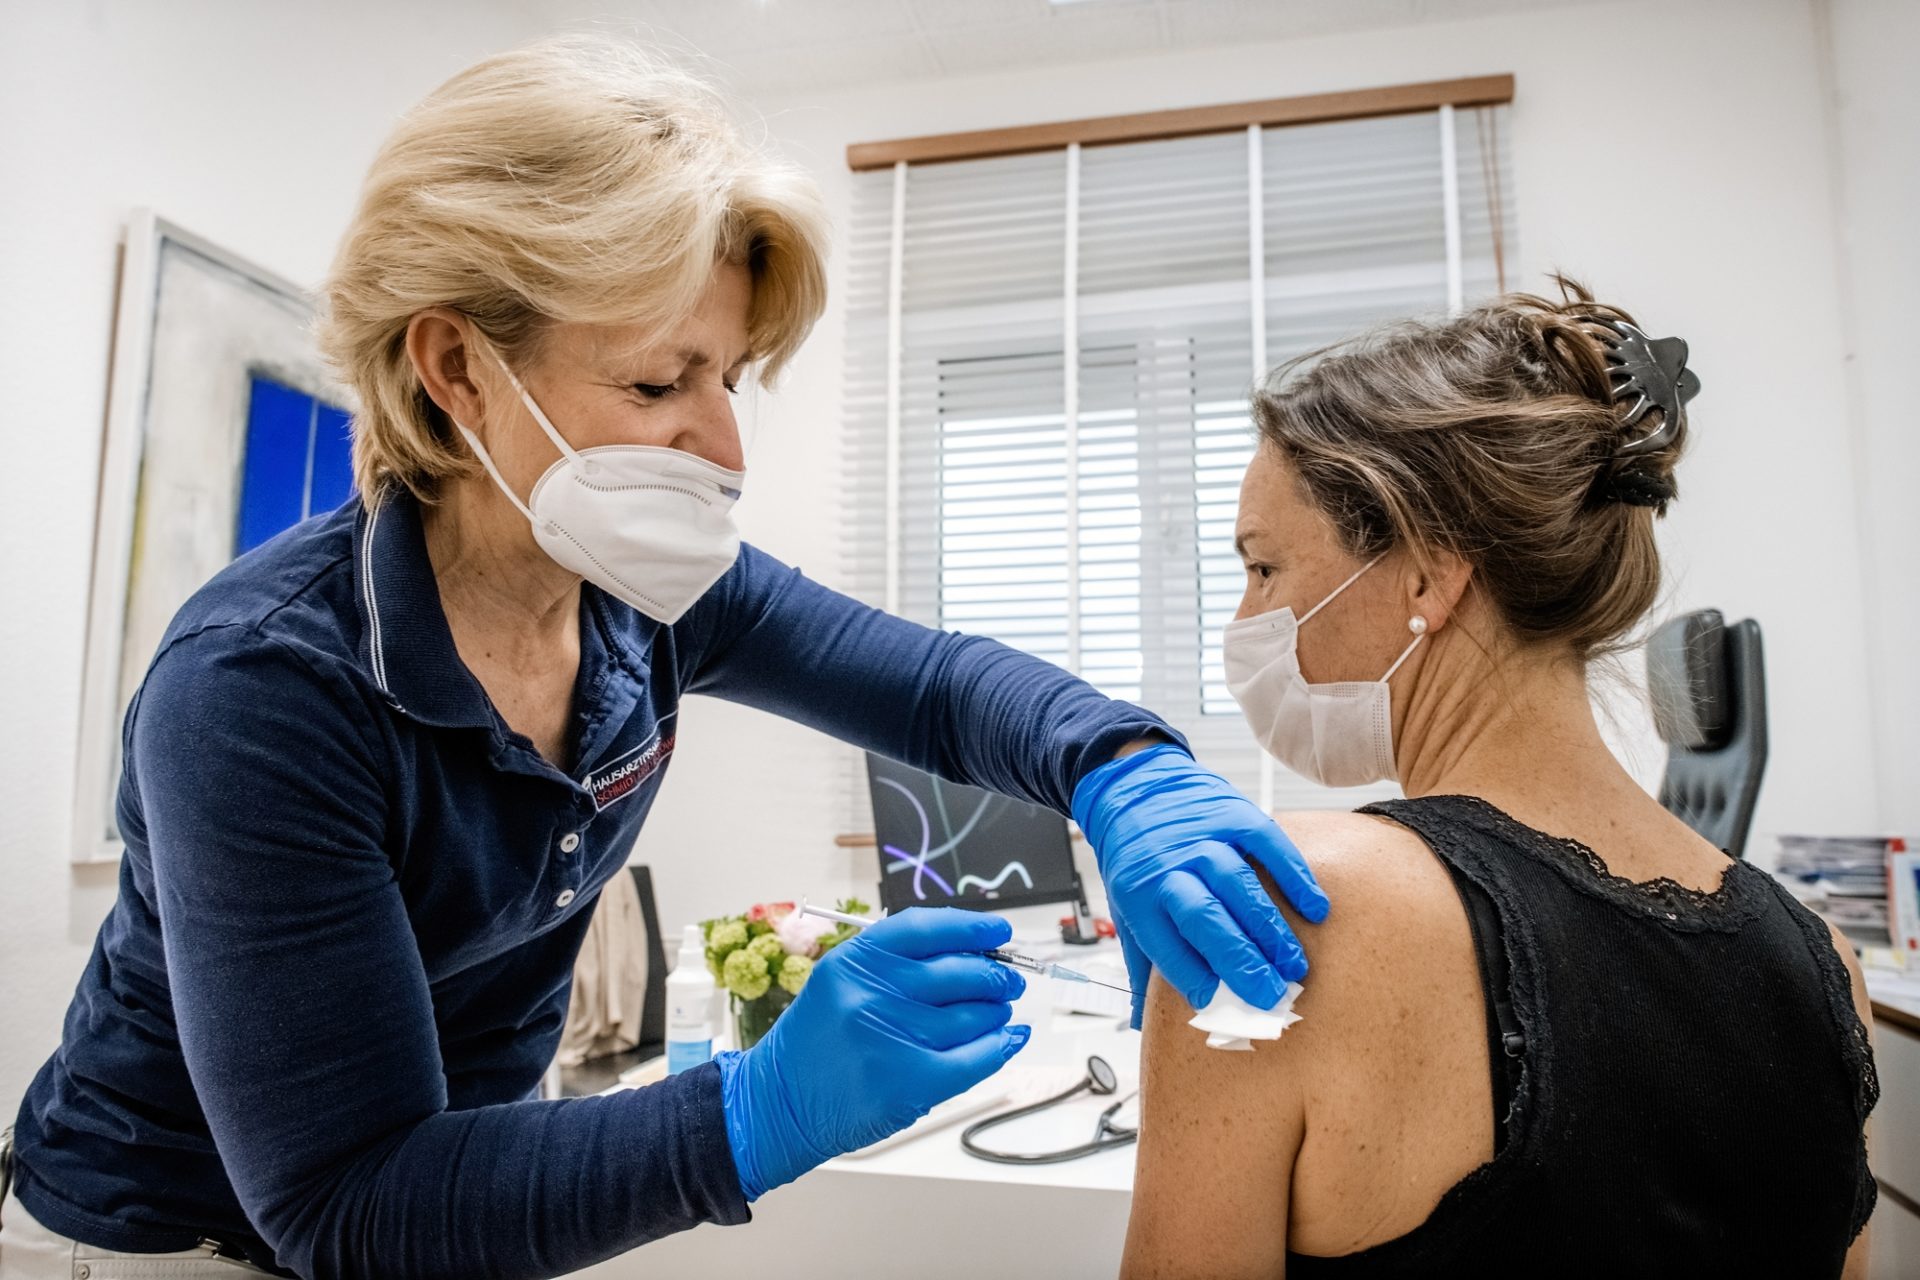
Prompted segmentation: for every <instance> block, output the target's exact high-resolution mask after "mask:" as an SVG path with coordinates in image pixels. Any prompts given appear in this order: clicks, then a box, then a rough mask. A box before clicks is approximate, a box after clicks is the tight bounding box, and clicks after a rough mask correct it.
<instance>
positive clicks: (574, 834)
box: [560, 831, 580, 853]
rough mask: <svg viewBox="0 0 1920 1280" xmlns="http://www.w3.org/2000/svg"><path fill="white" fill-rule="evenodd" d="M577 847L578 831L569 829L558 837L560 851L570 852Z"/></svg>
mask: <svg viewBox="0 0 1920 1280" xmlns="http://www.w3.org/2000/svg"><path fill="white" fill-rule="evenodd" d="M579 847H580V833H579V832H578V831H569V832H567V834H566V835H564V836H562V837H560V852H562V853H572V852H573V851H574V850H575V849H578V848H579Z"/></svg>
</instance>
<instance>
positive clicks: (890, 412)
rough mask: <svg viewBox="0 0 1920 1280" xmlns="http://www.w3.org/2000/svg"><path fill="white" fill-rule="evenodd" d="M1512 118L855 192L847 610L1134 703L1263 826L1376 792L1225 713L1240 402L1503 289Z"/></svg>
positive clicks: (1486, 113) (1350, 129)
mask: <svg viewBox="0 0 1920 1280" xmlns="http://www.w3.org/2000/svg"><path fill="white" fill-rule="evenodd" d="M1505 111H1506V109H1505V108H1504V107H1483V108H1472V109H1455V108H1451V107H1443V108H1441V109H1440V110H1438V111H1423V112H1418V113H1413V114H1406V115H1396V116H1386V117H1381V118H1376V119H1367V120H1352V121H1339V122H1334V123H1322V124H1310V125H1297V126H1288V127H1282V128H1262V127H1259V126H1253V127H1250V128H1248V129H1246V130H1245V131H1243V132H1234V133H1222V134H1211V135H1203V136H1198V137H1187V138H1177V139H1170V140H1163V141H1153V142H1140V143H1125V144H1117V145H1106V146H1099V147H1086V148H1082V147H1080V146H1079V145H1077V144H1076V145H1072V146H1069V147H1066V148H1064V149H1059V150H1053V151H1045V152H1039V153H1035V154H1030V155H1019V156H1005V157H992V158H987V159H979V160H966V161H957V162H952V163H943V164H932V165H907V164H904V163H902V164H898V165H895V166H894V167H893V168H892V169H891V170H879V171H873V172H865V173H858V174H855V175H854V208H853V218H852V225H851V235H850V246H849V250H850V252H849V297H848V309H847V357H846V359H847V364H846V409H847V413H846V419H847V436H846V441H845V448H846V486H847V487H846V491H845V495H844V496H845V499H846V500H845V502H844V503H843V509H844V510H845V511H846V513H847V518H846V523H845V525H844V535H843V554H844V559H845V563H844V564H843V571H844V574H845V579H846V581H847V582H848V583H849V584H850V585H851V589H852V590H853V592H854V593H855V594H856V595H859V596H861V597H862V598H863V599H866V600H868V601H870V602H871V603H874V604H878V605H881V606H883V607H888V608H891V609H893V610H895V611H896V612H899V613H901V614H903V615H904V616H906V617H909V618H912V619H914V620H916V621H919V622H923V623H926V624H927V625H929V626H938V627H946V628H950V629H956V630H961V631H967V632H972V633H976V634H982V635H988V636H992V637H994V638H996V639H999V640H1003V641H1005V642H1006V643H1008V644H1011V645H1014V646H1016V647H1019V648H1021V649H1025V650H1027V651H1028V652H1031V653H1034V654H1036V655H1038V656H1040V657H1043V658H1046V659H1047V660H1049V661H1051V662H1056V663H1059V664H1061V665H1063V666H1065V667H1067V668H1068V669H1070V670H1073V671H1076V672H1077V673H1079V674H1080V675H1081V676H1083V677H1084V678H1086V679H1087V680H1088V681H1090V682H1091V683H1093V684H1094V685H1095V686H1097V687H1098V688H1100V689H1101V690H1103V691H1104V692H1106V693H1108V694H1111V695H1112V696H1114V697H1118V698H1125V699H1128V700H1130V701H1137V702H1140V703H1142V704H1143V705H1145V706H1147V707H1149V708H1151V709H1153V710H1154V711H1156V712H1158V713H1160V714H1161V715H1163V716H1165V717H1166V718H1167V719H1168V720H1169V721H1170V722H1171V723H1173V724H1175V725H1176V726H1178V727H1179V728H1180V729H1181V730H1182V731H1183V732H1185V733H1187V734H1188V735H1189V736H1190V738H1191V739H1192V741H1193V745H1194V748H1195V751H1196V753H1197V754H1198V755H1199V756H1200V758H1201V759H1203V760H1204V761H1206V762H1207V763H1208V764H1209V765H1211V766H1212V767H1214V768H1216V769H1219V770H1220V771H1221V772H1222V773H1224V774H1226V775H1227V776H1228V777H1229V778H1231V779H1232V780H1233V781H1234V782H1235V783H1236V784H1237V785H1239V786H1240V787H1242V788H1243V789H1244V790H1246V791H1247V792H1248V794H1250V795H1256V796H1259V797H1260V798H1262V799H1263V800H1264V801H1266V802H1267V803H1268V804H1270V805H1272V806H1273V807H1276V808H1316V807H1329V806H1335V805H1338V806H1343V807H1344V806H1351V805H1354V804H1358V803H1363V802H1364V801H1365V800H1368V799H1372V798H1376V797H1378V796H1381V795H1391V794H1395V789H1394V788H1392V787H1391V786H1384V787H1379V788H1369V789H1362V790H1343V791H1338V792H1335V791H1329V790H1326V789H1323V788H1319V787H1317V786H1314V785H1312V784H1310V783H1307V782H1306V781H1305V780H1303V779H1300V778H1298V777H1295V776H1294V775H1292V774H1290V773H1288V772H1287V771H1286V770H1285V769H1284V768H1278V767H1275V766H1274V765H1273V764H1272V762H1271V761H1269V760H1265V758H1264V753H1263V752H1261V751H1260V749H1259V748H1258V747H1257V745H1256V744H1255V743H1254V742H1253V740H1252V738H1251V735H1250V734H1249V733H1248V731H1247V729H1246V727H1245V725H1244V723H1243V722H1242V720H1241V718H1240V715H1239V711H1238V708H1237V707H1236V706H1235V705H1234V703H1233V700H1232V698H1231V697H1230V696H1229V695H1228V693H1227V689H1226V684H1225V679H1224V673H1223V671H1222V667H1221V656H1220V632H1221V628H1222V627H1223V626H1224V625H1225V623H1226V622H1227V620H1228V619H1230V618H1231V617H1232V615H1233V612H1234V610H1235V609H1236V608H1237V607H1238V604H1239V599H1240V594H1241V589H1242V585H1243V581H1244V579H1243V574H1242V571H1241V568H1240V564H1239V561H1238V559H1237V558H1236V557H1235V555H1234V553H1233V522H1234V514H1235V508H1236V505H1237V502H1238V496H1239V482H1240V475H1241V472H1242V471H1243V470H1244V469H1245V467H1246V464H1247V461H1248V459H1249V458H1251V456H1252V453H1253V444H1254V441H1253V435H1252V423H1251V419H1250V417H1249V413H1248V394H1249V390H1250V388H1251V387H1252V385H1253V384H1254V382H1255V381H1256V380H1257V378H1259V377H1260V376H1262V375H1264V373H1265V372H1266V371H1267V370H1269V369H1271V368H1272V367H1274V366H1276V365H1278V364H1280V363H1282V362H1284V361H1286V360H1289V359H1291V358H1293V357H1295V356H1297V355H1301V354H1305V353H1308V352H1311V351H1313V350H1316V349H1318V348H1319V347H1322V346H1325V345H1326V344H1328V343H1330V342H1333V341H1336V340H1338V339H1340V338H1343V337H1346V336H1348V335H1350V334H1353V333H1356V332H1358V331H1360V330H1362V329H1364V328H1366V327H1367V326H1369V325H1371V324H1373V323H1376V322H1378V321H1380V320H1384V319H1390V318H1395V317H1399V316H1404V315H1410V314H1421V313H1426V314H1433V313H1442V312H1445V311H1448V310H1456V309H1458V308H1460V307H1461V306H1463V305H1466V304H1468V303H1470V302H1471V301H1472V300H1474V299H1477V298H1481V297H1484V296H1487V295H1489V294H1492V293H1494V292H1496V291H1497V290H1498V289H1499V288H1501V287H1502V284H1503V281H1502V276H1503V274H1504V262H1505V261H1506V260H1507V259H1508V258H1510V257H1511V249H1512V244H1511V242H1512V237H1513V227H1512V220H1511V218H1510V217H1508V216H1506V214H1505V210H1507V209H1509V208H1511V203H1512V202H1511V200H1510V199H1509V198H1507V195H1506V193H1507V191H1508V190H1509V188H1510V179H1509V174H1508V170H1507V159H1506V148H1505V145H1504V142H1503V132H1504V117H1505ZM851 781H853V782H855V783H857V782H858V774H857V773H856V774H855V775H854V777H853V778H852V779H851ZM850 793H851V796H852V800H851V809H850V818H851V820H852V821H853V822H854V823H855V824H856V826H855V829H865V828H864V826H863V825H861V824H863V823H864V821H865V803H866V802H865V788H864V786H863V785H851V786H850Z"/></svg>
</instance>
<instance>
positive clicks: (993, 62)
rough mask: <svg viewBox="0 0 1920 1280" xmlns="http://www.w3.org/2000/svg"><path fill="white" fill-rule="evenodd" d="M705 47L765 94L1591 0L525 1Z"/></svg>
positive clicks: (535, 13) (564, 17) (550, 20)
mask: <svg viewBox="0 0 1920 1280" xmlns="http://www.w3.org/2000/svg"><path fill="white" fill-rule="evenodd" d="M519 2H520V3H521V4H522V5H523V6H524V7H525V8H526V10H527V11H528V14H529V16H530V17H531V18H533V19H534V20H535V21H536V22H537V23H539V24H540V25H541V26H543V27H547V28H556V27H569V28H572V27H578V26H580V25H582V24H585V23H605V24H608V25H613V26H617V27H619V28H621V29H635V28H637V29H639V30H641V31H645V32H647V33H649V34H650V35H652V36H653V37H655V38H658V39H661V40H664V41H666V42H667V43H669V44H673V45H679V46H684V47H688V48H691V49H694V50H698V51H699V52H701V53H702V54H704V55H705V56H707V57H709V58H712V59H713V60H714V61H715V63H716V64H717V65H716V66H715V67H714V71H715V72H717V73H718V74H719V75H720V76H721V77H722V78H724V79H727V80H730V81H732V82H733V83H735V84H736V85H739V86H743V87H745V86H751V87H752V89H753V91H754V92H755V93H756V94H768V93H794V92H807V91H812V90H826V89H838V88H847V87H851V86H854V85H868V84H884V83H888V82H897V81H905V80H924V79H928V78H933V77H939V76H960V75H973V74H979V73H981V72H988V71H997V70H1003V69H1006V68H1012V67H1034V66H1048V65H1060V64H1065V63H1076V62H1097V61H1102V60H1104V59H1108V58H1124V57H1131V56H1138V55H1141V54H1152V53H1159V52H1164V51H1167V50H1174V49H1196V48H1204V47H1207V46H1210V45H1223V44H1232V43H1238V42H1241V41H1247V40H1282V39H1287V38H1289V37H1296V36H1308V35H1323V34H1326V33H1328V32H1334V31H1351V30H1357V29H1361V28H1366V27H1389V26H1410V25H1414V24H1417V23H1422V22H1445V21H1449V20H1452V19H1456V18H1470V17H1479V16H1481V15H1484V14H1494V13H1503V12H1511V11H1514V10H1519V9H1538V8H1542V7H1546V6H1548V5H1570V4H1578V3H1583V2H1590V0H1069V2H1067V3H1050V2H1049V0H519Z"/></svg>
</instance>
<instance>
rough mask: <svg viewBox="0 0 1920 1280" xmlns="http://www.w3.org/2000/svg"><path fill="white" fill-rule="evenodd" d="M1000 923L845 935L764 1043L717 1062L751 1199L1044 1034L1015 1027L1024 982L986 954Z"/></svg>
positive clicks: (894, 924) (908, 921) (948, 918)
mask: <svg viewBox="0 0 1920 1280" xmlns="http://www.w3.org/2000/svg"><path fill="white" fill-rule="evenodd" d="M1012 937H1013V928H1012V926H1011V925H1009V924H1008V923H1007V922H1006V921H1005V920H1002V919H1000V918H999V917H997V916H989V915H981V914H980V913H979V912H975V911H961V910H959V909H957V908H954V907H914V908H912V909H910V910H907V911H902V912H901V913H899V914H898V915H894V916H888V917H887V918H886V919H884V920H882V921H880V922H879V923H878V924H875V925H874V926H872V927H871V928H869V929H867V930H866V931H865V932H863V933H861V934H859V935H857V936H856V937H852V938H849V939H847V940H846V941H845V942H843V943H841V944H840V945H839V946H837V947H835V948H834V949H833V950H831V951H829V952H827V954H826V955H825V956H822V957H821V959H820V961H819V963H818V964H816V965H814V967H813V973H812V974H811V975H810V976H809V977H808V978H807V985H806V986H804V987H802V988H801V989H800V994H799V995H798V996H796V997H795V998H794V1001H793V1004H792V1005H790V1006H789V1007H788V1008H787V1011H786V1012H785V1013H783V1014H781V1015H780V1017H779V1018H778V1019H777V1020H776V1021H775V1022H774V1024H773V1029H772V1030H771V1031H769V1032H767V1034H766V1037H765V1038H764V1039H762V1040H761V1041H760V1043H759V1044H756V1045H754V1046H753V1048H751V1049H749V1050H747V1051H746V1052H745V1053H723V1054H720V1055H718V1058H717V1060H718V1062H719V1064H720V1096H721V1105H722V1107H723V1108H724V1110H725V1112H726V1119H727V1140H728V1142H729V1143H731V1144H732V1146H733V1164H734V1168H735V1169H737V1170H738V1171H739V1174H740V1188H741V1190H742V1191H744V1192H746V1196H747V1199H749V1200H756V1199H758V1198H759V1197H760V1196H762V1195H764V1194H766V1193H767V1192H768V1191H771V1190H772V1189H773V1188H775V1187H777V1186H780V1185H781V1184H782V1183H787V1182H792V1181H793V1180H794V1179H795V1178H797V1177H799V1176H800V1175H801V1174H803V1173H805V1172H806V1171H807V1170H809V1169H811V1168H813V1167H814V1166H815V1165H817V1164H820V1163H822V1162H824V1161H827V1160H831V1159H832V1158H833V1157H834V1156H837V1155H842V1154H844V1153H846V1152H848V1151H858V1150H859V1149H860V1148H861V1147H864V1146H868V1145H870V1144H871V1143H875V1142H878V1141H879V1140H880V1139H882V1138H884V1137H886V1136H887V1135H888V1134H891V1133H897V1132H899V1131H900V1130H902V1129H904V1128H906V1127H907V1126H908V1125H910V1124H912V1123H913V1122H914V1121H915V1120H918V1119H919V1118H920V1117H921V1116H923V1115H925V1114H927V1112H928V1110H929V1109H931V1108H932V1106H933V1105H934V1104H935V1103H936V1102H944V1101H946V1100H947V1099H948V1098H951V1097H953V1096H954V1095H955V1094H958V1093H964V1092H965V1091H966V1090H968V1089H970V1088H972V1087H973V1086H974V1085H976V1084H978V1083H980V1081H982V1080H984V1079H986V1078H987V1077H988V1076H990V1075H992V1074H993V1073H994V1072H996V1071H998V1070H999V1069H1000V1067H1001V1065H1002V1064H1003V1063H1005V1062H1006V1060H1007V1059H1008V1058H1011V1057H1012V1056H1013V1055H1014V1054H1016V1053H1018V1052H1019V1051H1020V1047H1021V1046H1022V1045H1024V1044H1026V1042H1027V1037H1028V1036H1029V1035H1030V1034H1032V1029H1031V1028H1029V1027H1010V1026H1008V1025H1007V1019H1009V1018H1011V1017H1012V1016H1013V1007H1012V1003H1011V1002H1012V1001H1013V1000H1015V999H1017V998H1018V997H1019V995H1020V993H1021V992H1023V991H1025V990H1026V989H1027V982H1026V979H1025V978H1022V977H1021V976H1020V975H1019V974H1018V973H1015V972H1014V971H1013V970H1011V969H1009V968H1007V967H1006V966H1005V965H1002V964H1000V963H998V962H996V961H993V960H989V959H987V958H986V956H984V955H982V954H980V953H981V952H983V951H990V950H992V949H993V948H995V947H999V946H1004V945H1006V943H1007V942H1008V940H1009V939H1011V938H1012Z"/></svg>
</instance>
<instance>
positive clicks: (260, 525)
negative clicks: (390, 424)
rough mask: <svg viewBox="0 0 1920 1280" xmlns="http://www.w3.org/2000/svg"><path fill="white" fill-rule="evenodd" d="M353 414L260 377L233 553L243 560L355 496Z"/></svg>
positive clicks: (251, 402)
mask: <svg viewBox="0 0 1920 1280" xmlns="http://www.w3.org/2000/svg"><path fill="white" fill-rule="evenodd" d="M351 441H352V436H351V434H350V432H349V429H348V415H347V411H346V410H344V409H342V408H340V407H338V406H337V405H331V404H328V403H327V402H326V401H324V400H322V399H320V398H318V397H317V396H312V395H309V394H307V393H306V392H304V391H300V390H296V389H295V388H293V387H290V386H287V385H286V384H285V383H282V382H276V381H275V380H274V379H272V378H269V377H266V376H263V375H261V374H259V373H255V374H254V375H253V377H252V388H251V392H250V394H249V396H248V401H247V438H246V448H245V451H244V452H243V454H242V455H241V473H240V512H239V521H238V528H237V530H236V532H235V535H234V545H233V551H234V554H235V555H243V554H245V553H246V552H248V551H251V550H253V549H254V548H255V547H257V546H259V545H260V544H261V543H263V542H265V541H266V540H267V539H269V538H271V537H273V536H274V535H275V534H276V533H279V532H281V531H282V530H284V529H290V528H292V527H293V526H294V525H296V524H299V523H300V522H301V521H302V520H305V519H306V518H307V517H308V516H312V515H321V514H323V513H325V512H328V511H331V510H333V509H334V508H335V507H337V506H339V505H340V504H341V503H343V502H345V501H346V500H347V497H348V495H349V494H351V493H352V492H353V465H352V460H351Z"/></svg>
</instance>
